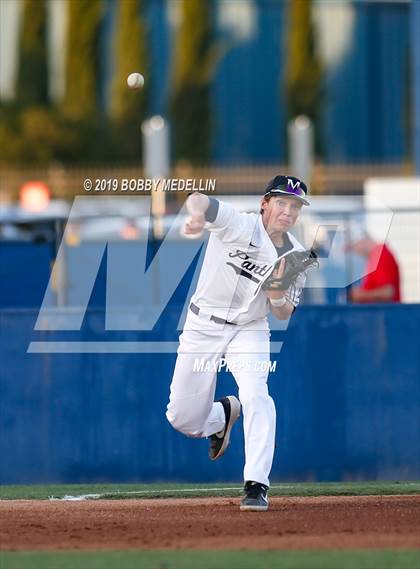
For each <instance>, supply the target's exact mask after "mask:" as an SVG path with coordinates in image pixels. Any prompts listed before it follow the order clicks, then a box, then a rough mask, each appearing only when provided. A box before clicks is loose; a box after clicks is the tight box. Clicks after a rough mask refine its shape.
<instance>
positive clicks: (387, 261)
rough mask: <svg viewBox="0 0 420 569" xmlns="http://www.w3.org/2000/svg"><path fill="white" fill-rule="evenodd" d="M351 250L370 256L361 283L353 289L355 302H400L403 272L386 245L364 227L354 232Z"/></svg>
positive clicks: (367, 258)
mask: <svg viewBox="0 0 420 569" xmlns="http://www.w3.org/2000/svg"><path fill="white" fill-rule="evenodd" d="M348 249H350V250H351V251H354V252H355V253H357V254H358V255H361V256H363V257H366V264H365V268H364V271H363V273H364V274H365V277H364V278H363V280H362V282H361V283H360V284H359V286H354V287H352V288H351V289H350V292H349V299H350V300H351V301H352V302H400V301H401V297H400V271H399V267H398V263H397V261H396V259H395V257H394V255H393V254H392V253H391V251H390V250H389V249H388V247H387V246H386V245H385V243H384V244H380V243H377V242H376V241H374V240H373V239H372V238H371V237H370V236H369V235H368V234H367V233H366V231H365V230H364V229H363V228H361V227H356V228H353V230H352V231H351V238H350V244H349V245H348Z"/></svg>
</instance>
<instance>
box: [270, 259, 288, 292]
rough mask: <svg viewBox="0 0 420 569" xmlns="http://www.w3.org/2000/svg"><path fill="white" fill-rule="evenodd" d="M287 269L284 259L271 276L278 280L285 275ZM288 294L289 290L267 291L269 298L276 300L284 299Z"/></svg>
mask: <svg viewBox="0 0 420 569" xmlns="http://www.w3.org/2000/svg"><path fill="white" fill-rule="evenodd" d="M285 268H286V258H285V257H283V259H282V260H281V261H280V263H279V264H278V265H277V267H276V268H275V269H274V271H273V272H272V274H271V276H272V277H274V278H276V279H280V278H281V277H282V276H283V274H284V269H285ZM286 293H287V290H274V291H272V290H267V291H266V295H267V297H268V298H275V299H277V298H278V299H280V298H284V297H285V296H286Z"/></svg>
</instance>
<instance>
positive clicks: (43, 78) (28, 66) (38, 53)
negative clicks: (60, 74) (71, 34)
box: [16, 0, 48, 105]
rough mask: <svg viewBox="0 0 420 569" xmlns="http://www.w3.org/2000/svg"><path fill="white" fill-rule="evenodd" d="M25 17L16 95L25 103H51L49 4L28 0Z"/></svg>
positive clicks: (21, 37) (22, 27)
mask: <svg viewBox="0 0 420 569" xmlns="http://www.w3.org/2000/svg"><path fill="white" fill-rule="evenodd" d="M22 19H23V21H22V26H21V34H20V53H19V67H18V73H17V85H16V99H17V102H18V103H19V104H21V105H47V104H48V61H47V8H46V2H45V0H24V4H23V14H22Z"/></svg>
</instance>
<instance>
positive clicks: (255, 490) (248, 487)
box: [240, 480, 268, 512]
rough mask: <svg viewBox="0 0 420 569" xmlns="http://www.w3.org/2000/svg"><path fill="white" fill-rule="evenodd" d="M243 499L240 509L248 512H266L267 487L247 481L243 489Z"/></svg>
mask: <svg viewBox="0 0 420 569" xmlns="http://www.w3.org/2000/svg"><path fill="white" fill-rule="evenodd" d="M244 492H245V498H243V499H242V501H241V506H240V509H241V510H244V511H248V512H266V511H267V510H268V495H267V494H268V486H265V484H260V483H259V482H252V480H249V481H248V482H246V483H245V487H244Z"/></svg>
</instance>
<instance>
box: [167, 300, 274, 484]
mask: <svg viewBox="0 0 420 569" xmlns="http://www.w3.org/2000/svg"><path fill="white" fill-rule="evenodd" d="M179 339H180V345H179V348H178V357H177V360H176V364H175V370H174V375H173V378H172V383H171V392H170V399H169V404H168V407H167V412H166V417H167V419H168V421H169V422H170V423H171V425H172V426H173V427H174V428H175V429H176V430H178V431H180V432H181V433H183V434H184V435H187V436H188V437H197V438H203V437H209V436H210V435H213V434H214V433H218V432H219V431H222V430H223V429H224V426H225V414H224V411H223V406H222V404H221V403H217V402H214V395H215V390H216V378H217V371H216V370H217V367H218V363H219V361H220V358H221V357H223V356H224V358H225V361H226V362H227V365H228V366H229V369H230V370H231V372H232V374H233V376H234V378H235V380H236V383H237V385H238V388H239V399H240V402H241V405H242V411H243V420H244V438H245V467H244V480H245V481H248V480H253V481H255V482H260V483H262V484H266V485H267V486H269V478H268V477H269V474H270V470H271V466H272V462H273V455H274V440H275V429H276V411H275V406H274V401H273V400H272V398H271V397H270V395H269V393H268V387H267V378H268V373H269V370H268V364H269V360H270V331H269V328H268V323H267V320H266V319H265V318H263V319H260V320H255V321H253V322H251V323H249V324H246V325H242V326H233V325H229V324H226V325H222V324H217V323H215V322H213V321H210V320H208V317H206V316H203V315H202V314H201V313H200V315H199V316H197V315H196V314H194V313H192V312H191V310H189V311H188V316H187V319H186V322H185V326H184V330H183V332H182V334H181V336H180V338H179ZM202 359H204V362H208V365H207V369H206V368H205V369H204V370H203V369H201V370H200V369H198V368H197V362H200V360H202ZM194 364H195V367H194ZM213 366H214V367H213ZM209 368H210V369H209ZM215 368H216V369H215Z"/></svg>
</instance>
